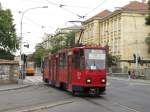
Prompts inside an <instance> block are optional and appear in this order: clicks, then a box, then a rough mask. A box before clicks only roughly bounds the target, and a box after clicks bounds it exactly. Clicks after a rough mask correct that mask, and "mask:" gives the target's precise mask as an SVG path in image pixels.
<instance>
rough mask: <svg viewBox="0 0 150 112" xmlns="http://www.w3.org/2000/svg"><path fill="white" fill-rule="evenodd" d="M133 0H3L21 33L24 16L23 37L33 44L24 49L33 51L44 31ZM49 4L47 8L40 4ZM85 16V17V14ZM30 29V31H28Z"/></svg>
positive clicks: (48, 31)
mask: <svg viewBox="0 0 150 112" xmlns="http://www.w3.org/2000/svg"><path fill="white" fill-rule="evenodd" d="M130 1H131V0H0V3H1V4H2V8H3V9H10V10H11V11H12V14H13V18H14V23H15V24H16V29H17V35H18V36H19V35H20V23H21V16H22V13H19V12H24V11H25V10H27V9H29V8H36V9H31V10H29V11H27V12H25V13H24V16H23V21H22V23H23V25H22V27H23V29H22V32H23V41H24V42H27V43H29V45H30V48H29V49H27V48H24V49H23V51H24V53H27V54H28V53H32V52H33V51H34V47H35V45H36V43H39V42H41V41H42V36H43V34H44V33H50V34H54V33H55V30H56V29H57V28H62V27H67V26H71V25H72V23H69V22H68V21H73V20H86V19H88V18H90V17H92V16H94V15H96V14H97V13H99V12H101V11H103V10H105V9H108V10H110V11H113V10H115V9H116V8H117V7H122V6H124V5H126V4H128V3H129V2H130ZM132 1H133V0H132ZM137 1H140V2H141V1H142V0H137ZM43 6H48V8H37V7H43ZM83 16H85V18H84V19H82V17H83ZM29 32H30V33H29Z"/></svg>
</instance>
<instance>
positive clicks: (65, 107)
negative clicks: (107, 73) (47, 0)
mask: <svg viewBox="0 0 150 112" xmlns="http://www.w3.org/2000/svg"><path fill="white" fill-rule="evenodd" d="M25 83H26V84H29V85H30V86H29V87H27V88H22V89H17V90H10V91H2V92H0V112H29V111H30V112H70V111H71V112H149V106H150V96H149V95H150V83H146V82H138V81H132V80H128V79H124V80H120V79H119V78H117V79H115V78H111V77H109V78H108V84H107V91H106V94H105V95H102V96H99V97H92V96H73V95H72V94H70V93H69V92H66V91H62V90H59V89H56V88H53V87H50V86H48V85H46V84H44V83H43V82H42V78H41V75H36V76H27V77H26V80H25Z"/></svg>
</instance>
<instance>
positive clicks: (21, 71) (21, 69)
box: [19, 6, 48, 82]
mask: <svg viewBox="0 0 150 112" xmlns="http://www.w3.org/2000/svg"><path fill="white" fill-rule="evenodd" d="M38 8H48V6H42V7H33V8H28V9H26V10H25V11H23V12H21V11H20V12H19V13H21V14H22V15H21V22H20V32H21V33H20V77H19V79H21V80H22V79H23V75H24V67H23V62H22V60H21V55H22V34H23V33H22V22H23V17H24V15H25V13H27V12H28V11H30V10H34V9H38ZM21 82H22V81H21Z"/></svg>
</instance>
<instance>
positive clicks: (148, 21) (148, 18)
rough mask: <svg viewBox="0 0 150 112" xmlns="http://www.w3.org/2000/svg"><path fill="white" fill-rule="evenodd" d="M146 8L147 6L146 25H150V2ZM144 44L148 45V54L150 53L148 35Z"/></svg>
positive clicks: (149, 35) (149, 37) (149, 36)
mask: <svg viewBox="0 0 150 112" xmlns="http://www.w3.org/2000/svg"><path fill="white" fill-rule="evenodd" d="M148 6H149V8H148V9H149V14H148V17H147V18H146V24H147V25H150V0H149V1H148ZM145 43H146V44H147V45H148V53H150V33H149V34H148V36H147V37H146V39H145Z"/></svg>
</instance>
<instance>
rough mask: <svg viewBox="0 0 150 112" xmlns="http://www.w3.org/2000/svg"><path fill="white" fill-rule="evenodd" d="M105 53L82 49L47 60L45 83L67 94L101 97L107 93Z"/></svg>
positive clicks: (75, 48)
mask: <svg viewBox="0 0 150 112" xmlns="http://www.w3.org/2000/svg"><path fill="white" fill-rule="evenodd" d="M105 59H106V50H105V48H103V47H99V46H98V47H92V46H82V47H74V48H70V49H66V50H62V51H59V52H57V53H55V54H51V55H48V56H47V57H45V59H44V62H43V81H45V82H46V83H49V84H50V85H52V86H56V87H59V88H63V89H65V90H67V91H70V92H72V93H73V94H76V93H83V94H94V95H100V94H102V93H104V92H105V90H106V68H105Z"/></svg>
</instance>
